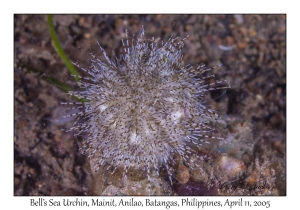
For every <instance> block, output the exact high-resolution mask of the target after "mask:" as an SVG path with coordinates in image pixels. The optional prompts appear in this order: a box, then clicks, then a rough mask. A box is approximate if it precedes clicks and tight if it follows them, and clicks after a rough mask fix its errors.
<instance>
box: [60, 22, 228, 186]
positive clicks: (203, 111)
mask: <svg viewBox="0 0 300 210" xmlns="http://www.w3.org/2000/svg"><path fill="white" fill-rule="evenodd" d="M186 38H187V37H186ZM186 38H184V39H182V40H180V41H176V39H177V38H172V37H171V38H170V39H169V40H168V41H167V42H165V43H163V42H162V43H161V44H160V42H159V39H154V38H152V39H147V38H146V37H145V35H144V29H143V28H142V29H141V30H140V33H139V35H138V36H137V37H134V35H133V37H131V38H129V37H128V36H127V38H126V40H124V41H123V50H124V54H123V55H121V56H120V57H119V58H114V59H113V60H111V59H110V58H108V56H107V55H106V53H105V51H104V50H103V49H102V48H101V47H100V49H101V51H102V53H103V55H104V58H105V59H103V60H101V59H97V58H95V57H93V59H92V65H91V68H90V69H89V70H86V69H83V68H82V70H84V71H86V72H87V74H88V76H87V77H82V79H81V81H80V82H78V85H79V87H80V88H81V90H80V91H70V92H69V94H70V95H72V96H75V97H77V98H80V99H85V100H87V102H76V103H66V104H69V105H72V106H74V107H73V109H77V110H79V111H78V112H77V113H74V114H70V115H67V116H66V117H69V116H75V115H78V116H79V119H78V120H77V121H76V123H75V125H74V127H73V128H72V129H71V130H77V135H79V134H82V133H86V134H87V136H86V137H85V139H84V140H83V143H82V145H81V148H80V149H81V151H82V152H83V153H84V154H86V155H88V157H89V158H91V159H92V160H93V162H97V165H96V166H95V167H94V170H95V171H97V170H98V169H99V167H100V166H102V165H104V164H105V163H107V162H109V164H110V165H111V166H112V167H113V168H114V169H117V168H118V167H123V168H124V173H126V172H127V170H128V169H129V168H131V167H132V168H136V169H140V170H144V171H145V172H146V173H147V174H148V180H149V179H150V178H149V176H150V172H151V171H152V170H153V169H155V170H156V171H157V172H158V171H159V168H160V167H161V166H164V167H165V168H166V170H167V172H168V174H169V177H170V180H171V182H172V179H171V176H172V164H173V158H172V157H173V155H174V154H176V153H177V154H179V155H180V156H181V157H182V158H183V160H185V161H186V160H187V157H188V154H190V153H191V152H192V147H193V145H194V146H198V147H199V146H200V145H201V143H202V142H204V141H205V139H210V138H220V137H217V136H214V135H211V133H212V131H213V130H214V129H213V128H212V127H211V126H209V124H210V122H211V121H213V120H216V119H217V118H218V116H217V114H215V113H214V111H212V110H211V109H208V108H207V107H206V106H205V105H204V101H205V100H204V94H205V93H206V92H208V91H211V90H216V89H223V88H228V85H227V83H226V81H224V80H223V81H216V80H215V81H214V82H209V81H210V79H211V78H213V77H214V76H213V75H210V76H206V77H204V73H205V72H207V71H209V70H210V69H207V68H206V67H205V66H204V65H202V66H197V67H195V68H194V67H192V66H189V65H188V66H186V67H184V66H182V57H183V56H182V48H183V45H184V40H185V39H186Z"/></svg>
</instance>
